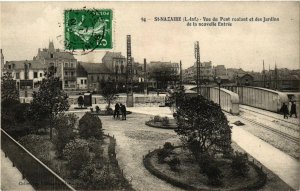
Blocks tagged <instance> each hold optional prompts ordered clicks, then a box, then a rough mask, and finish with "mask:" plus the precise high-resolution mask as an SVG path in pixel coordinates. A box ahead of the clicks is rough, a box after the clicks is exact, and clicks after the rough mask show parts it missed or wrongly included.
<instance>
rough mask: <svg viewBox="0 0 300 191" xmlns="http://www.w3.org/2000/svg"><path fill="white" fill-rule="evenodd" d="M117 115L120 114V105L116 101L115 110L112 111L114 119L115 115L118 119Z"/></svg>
mask: <svg viewBox="0 0 300 191" xmlns="http://www.w3.org/2000/svg"><path fill="white" fill-rule="evenodd" d="M119 115H120V105H119V103H116V105H115V111H114V119H115V118H116V117H117V119H119V118H120V117H119Z"/></svg>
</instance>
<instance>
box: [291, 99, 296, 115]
mask: <svg viewBox="0 0 300 191" xmlns="http://www.w3.org/2000/svg"><path fill="white" fill-rule="evenodd" d="M292 115H295V117H296V118H297V110H296V104H295V102H292V106H291V114H290V117H292Z"/></svg>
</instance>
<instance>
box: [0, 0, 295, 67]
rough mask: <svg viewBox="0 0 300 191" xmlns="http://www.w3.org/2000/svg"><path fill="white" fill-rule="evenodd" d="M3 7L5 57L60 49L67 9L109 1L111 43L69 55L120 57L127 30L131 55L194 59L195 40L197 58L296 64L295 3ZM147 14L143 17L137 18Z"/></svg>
mask: <svg viewBox="0 0 300 191" xmlns="http://www.w3.org/2000/svg"><path fill="white" fill-rule="evenodd" d="M0 6H1V15H0V16H1V23H0V26H1V29H0V31H1V44H0V47H1V48H2V49H3V53H4V58H5V60H6V61H12V60H26V59H27V60H31V59H32V58H33V57H34V56H36V54H37V51H38V48H48V44H49V40H53V42H54V45H55V48H60V49H63V43H62V40H63V35H64V34H63V30H64V29H63V25H64V24H63V11H64V10H65V9H70V8H73V9H80V8H82V7H84V6H86V7H87V8H96V9H104V8H111V9H113V12H114V16H113V17H114V34H113V35H114V36H113V39H114V40H113V43H114V45H113V49H109V50H103V51H99V50H98V51H95V52H93V53H89V54H88V55H85V56H75V57H76V58H77V59H78V60H79V61H86V62H101V59H102V57H103V55H104V54H105V51H115V52H122V54H123V55H124V56H126V35H127V34H130V35H131V38H132V56H133V57H134V58H135V61H138V62H140V63H143V59H144V58H146V59H147V62H150V61H172V62H178V63H179V61H180V60H181V61H182V64H183V68H184V69H185V68H188V67H190V66H192V65H193V64H194V62H195V58H194V42H195V41H199V44H200V55H201V62H206V61H212V64H213V65H214V66H215V65H225V67H226V68H242V69H244V70H246V71H252V70H253V71H256V72H260V71H262V69H263V64H262V62H263V60H264V62H265V69H269V65H270V67H271V69H273V68H274V66H275V62H276V64H277V67H278V68H289V69H299V68H300V62H299V52H300V49H299V46H300V41H299V34H300V33H299V27H300V26H299V25H300V24H299V23H300V20H299V2H72V3H70V2H5V3H0ZM163 16H170V17H199V18H202V17H278V18H279V19H280V21H278V22H271V23H251V22H248V23H242V22H235V23H233V26H231V27H199V26H198V27H187V26H185V24H184V23H183V22H178V23H177V22H155V21H154V17H163ZM142 17H144V18H146V19H148V20H147V21H146V22H142V21H141V18H142Z"/></svg>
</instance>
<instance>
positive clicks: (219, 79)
mask: <svg viewBox="0 0 300 191" xmlns="http://www.w3.org/2000/svg"><path fill="white" fill-rule="evenodd" d="M216 82H217V83H218V85H219V106H220V107H221V82H222V80H221V78H220V77H216Z"/></svg>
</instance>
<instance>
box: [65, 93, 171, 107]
mask: <svg viewBox="0 0 300 191" xmlns="http://www.w3.org/2000/svg"><path fill="white" fill-rule="evenodd" d="M78 97H79V96H72V97H69V98H68V102H69V104H70V105H77V104H78V101H77V100H78ZM126 99H127V98H126V97H125V96H124V97H123V96H122V97H118V98H117V99H116V100H114V101H113V102H111V104H115V103H117V102H118V103H123V104H126ZM92 103H93V104H106V101H105V99H104V98H103V97H102V96H92ZM164 104H165V96H157V95H146V96H143V95H134V106H151V105H164Z"/></svg>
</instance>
